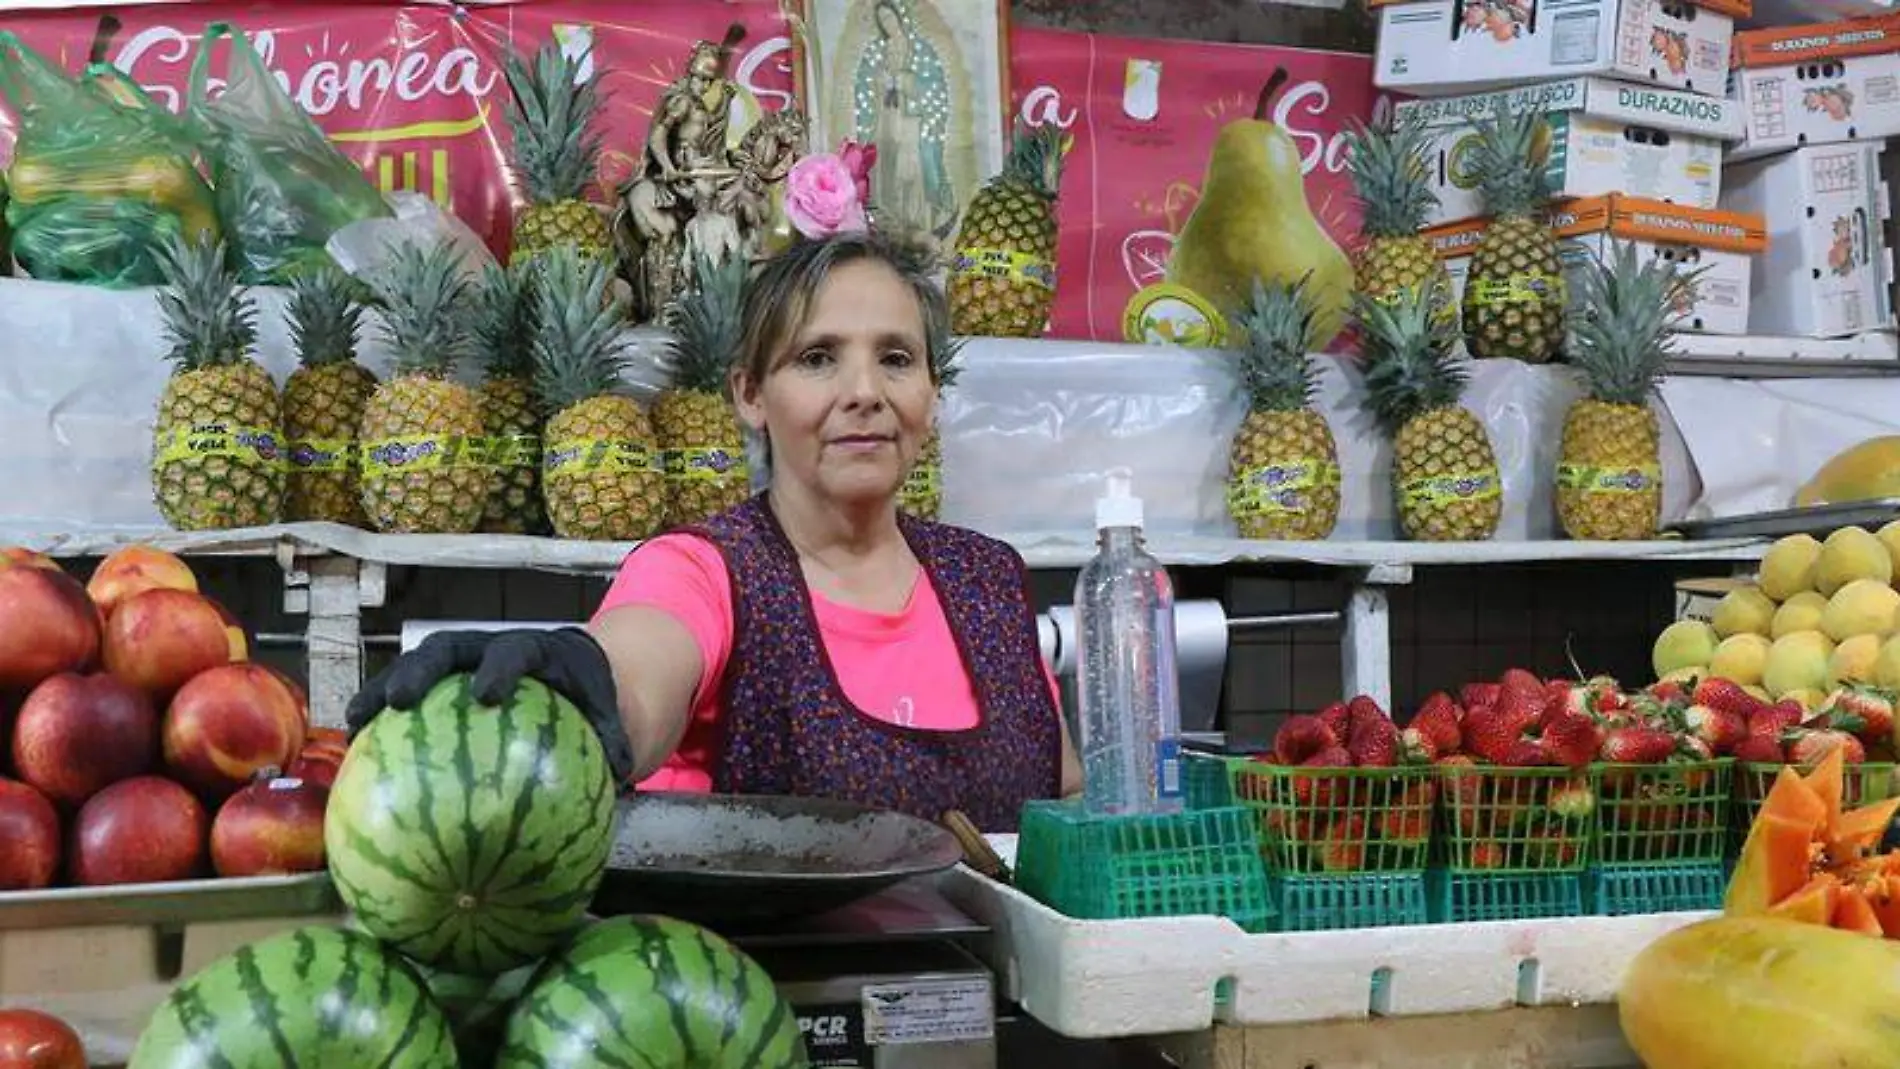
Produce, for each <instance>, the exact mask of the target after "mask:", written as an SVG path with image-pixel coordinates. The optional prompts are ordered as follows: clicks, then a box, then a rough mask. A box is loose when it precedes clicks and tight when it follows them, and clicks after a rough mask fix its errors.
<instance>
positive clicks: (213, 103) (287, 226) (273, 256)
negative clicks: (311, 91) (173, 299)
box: [190, 22, 391, 285]
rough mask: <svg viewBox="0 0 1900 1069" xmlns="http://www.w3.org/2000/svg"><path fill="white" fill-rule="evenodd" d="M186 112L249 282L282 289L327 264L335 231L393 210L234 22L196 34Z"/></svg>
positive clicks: (217, 24) (242, 275)
mask: <svg viewBox="0 0 1900 1069" xmlns="http://www.w3.org/2000/svg"><path fill="white" fill-rule="evenodd" d="M225 38H229V40H230V61H229V63H228V64H227V67H228V70H227V72H226V75H225V80H224V87H223V89H222V90H221V91H220V92H219V93H218V94H217V95H216V96H215V97H214V96H212V95H211V94H210V92H209V88H208V84H209V81H210V77H211V65H212V64H211V54H212V51H213V50H214V49H215V48H216V46H217V44H218V42H219V41H220V40H223V39H225ZM190 114H191V117H192V120H193V122H194V123H195V124H196V127H197V129H198V131H199V135H200V138H201V140H202V141H203V143H204V145H205V147H206V152H207V155H208V156H209V158H210V163H211V185H212V188H213V189H215V190H216V191H217V203H218V218H219V219H220V220H221V221H222V222H223V224H224V231H225V235H226V239H227V240H228V241H229V242H230V246H231V250H232V253H233V255H234V256H235V257H236V260H235V264H234V266H235V267H236V268H237V272H238V277H239V278H240V279H241V280H243V281H244V282H246V283H250V284H253V285H282V284H285V283H287V282H289V281H290V280H291V279H292V278H294V277H295V276H296V275H298V274H299V273H301V272H302V271H304V270H305V269H308V268H315V267H327V266H333V264H332V263H331V260H330V257H329V255H328V254H327V253H325V252H324V251H323V247H324V244H325V243H326V242H328V241H329V240H330V235H331V234H334V233H335V232H336V231H337V229H338V228H340V227H342V226H345V225H347V224H349V223H354V222H357V221H359V220H363V219H375V218H382V217H387V216H389V215H390V214H391V213H390V210H389V206H388V205H387V204H385V203H384V201H383V197H382V194H381V193H379V192H377V189H376V187H375V186H374V185H371V184H370V181H369V179H368V178H367V177H365V176H364V174H363V171H362V168H360V167H358V166H357V165H356V163H355V162H354V161H352V160H351V159H350V158H349V157H347V156H345V155H343V153H341V152H339V151H337V148H336V146H335V145H332V144H331V143H330V140H329V138H327V137H325V136H324V135H323V131H322V130H319V129H318V128H317V124H316V123H314V122H312V121H311V120H310V116H308V115H306V114H304V111H303V109H302V108H299V107H298V106H297V102H296V101H294V100H292V99H291V98H290V97H289V95H288V94H286V93H285V92H284V90H283V87H282V86H280V85H279V84H278V83H277V80H276V79H275V78H273V77H272V76H271V73H270V71H269V70H268V69H266V68H265V66H264V61H263V59H262V58H260V57H259V56H258V54H257V50H256V49H254V48H252V47H251V43H250V41H249V39H247V38H246V37H245V36H244V34H243V33H242V32H241V31H239V30H238V29H237V28H236V27H234V26H232V25H231V24H230V23H227V22H214V23H212V24H211V25H209V26H207V27H205V32H204V36H203V37H201V38H200V39H199V42H198V55H197V57H196V58H195V59H194V60H193V61H192V66H191V110H190Z"/></svg>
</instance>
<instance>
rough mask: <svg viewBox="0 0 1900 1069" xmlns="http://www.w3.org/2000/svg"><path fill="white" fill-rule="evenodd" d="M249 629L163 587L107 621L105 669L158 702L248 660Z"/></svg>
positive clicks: (202, 600)
mask: <svg viewBox="0 0 1900 1069" xmlns="http://www.w3.org/2000/svg"><path fill="white" fill-rule="evenodd" d="M249 656H250V647H249V643H248V642H247V641H246V639H245V637H244V629H243V628H242V627H241V626H239V625H238V623H237V621H236V620H235V619H233V618H232V617H231V614H230V613H228V612H226V611H225V610H224V607H223V606H221V605H219V604H218V603H217V602H215V601H213V600H211V599H210V598H208V597H206V596H205V595H203V594H194V593H192V592H191V591H188V590H170V589H166V588H163V587H160V588H154V589H152V590H146V591H142V592H140V593H137V594H134V595H132V596H131V597H129V598H127V599H125V600H124V601H122V602H120V603H119V606H118V608H117V609H115V610H114V611H113V613H112V616H111V618H110V619H108V620H107V621H106V629H105V664H106V669H107V670H108V671H110V672H111V673H112V674H113V675H115V676H118V677H119V678H120V679H123V680H125V681H126V682H127V683H130V684H132V685H133V686H135V687H138V688H139V689H140V690H143V691H145V692H146V693H147V694H150V695H152V697H153V698H154V699H155V700H160V701H162V700H164V699H165V698H168V697H170V696H171V694H172V693H173V692H175V691H176V690H177V689H178V688H179V687H182V686H184V685H185V681H186V680H188V679H190V678H191V677H192V676H195V675H197V674H198V673H200V672H202V671H204V670H205V669H207V668H216V667H218V666H219V665H224V664H234V663H238V662H241V661H245V660H248V659H249Z"/></svg>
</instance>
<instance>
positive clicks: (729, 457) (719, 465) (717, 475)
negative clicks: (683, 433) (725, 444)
mask: <svg viewBox="0 0 1900 1069" xmlns="http://www.w3.org/2000/svg"><path fill="white" fill-rule="evenodd" d="M660 465H661V467H663V468H664V469H665V470H666V477H667V478H669V479H692V480H707V481H716V480H724V479H749V478H750V474H749V472H748V470H747V468H746V462H745V450H743V449H741V450H739V451H738V452H734V451H733V450H730V449H723V448H720V447H718V446H714V447H713V448H710V449H702V448H699V447H697V446H685V447H682V448H679V449H668V450H666V451H665V452H663V453H661V454H660Z"/></svg>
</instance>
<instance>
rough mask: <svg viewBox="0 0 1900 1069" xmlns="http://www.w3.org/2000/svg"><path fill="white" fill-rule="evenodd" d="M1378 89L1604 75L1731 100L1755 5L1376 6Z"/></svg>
mask: <svg viewBox="0 0 1900 1069" xmlns="http://www.w3.org/2000/svg"><path fill="white" fill-rule="evenodd" d="M1369 2H1370V3H1371V4H1372V5H1373V6H1375V7H1377V9H1378V12H1379V43H1378V48H1377V50H1376V52H1375V54H1374V57H1373V59H1374V61H1373V67H1372V80H1373V84H1375V85H1377V86H1379V87H1380V88H1381V89H1402V90H1404V91H1406V92H1408V93H1413V94H1418V95H1424V96H1442V95H1444V94H1447V93H1469V92H1472V91H1474V90H1479V89H1503V88H1506V87H1509V86H1511V85H1515V84H1519V83H1522V82H1534V81H1543V80H1547V79H1550V78H1572V77H1576V76H1578V75H1585V74H1607V75H1610V76H1612V77H1616V78H1621V79H1624V80H1626V81H1636V82H1648V83H1651V84H1655V85H1665V86H1670V87H1672V88H1676V89H1687V90H1689V91H1691V92H1695V93H1701V94H1702V95H1704V96H1714V97H1724V96H1727V95H1728V73H1729V44H1730V41H1731V39H1732V38H1733V36H1734V27H1735V20H1736V19H1737V18H1743V17H1746V16H1747V15H1748V13H1749V8H1750V5H1749V2H1748V0H1697V2H1696V3H1694V4H1691V3H1687V2H1684V0H1407V2H1400V0H1369Z"/></svg>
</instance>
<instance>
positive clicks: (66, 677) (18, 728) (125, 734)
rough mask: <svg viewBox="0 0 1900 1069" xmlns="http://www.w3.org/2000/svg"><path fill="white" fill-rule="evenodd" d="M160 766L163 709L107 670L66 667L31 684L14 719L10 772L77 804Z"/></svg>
mask: <svg viewBox="0 0 1900 1069" xmlns="http://www.w3.org/2000/svg"><path fill="white" fill-rule="evenodd" d="M157 764H158V713H157V712H156V711H155V710H153V708H152V702H151V699H149V698H147V697H146V696H145V692H144V691H141V690H139V689H138V688H136V687H134V686H132V685H131V684H130V683H127V682H125V681H124V680H122V679H120V678H119V677H117V676H115V675H112V674H111V673H109V672H95V673H92V674H90V675H80V674H78V673H74V672H62V673H60V674H59V675H56V676H54V677H53V678H51V679H49V680H47V681H46V682H44V683H41V684H40V685H39V686H37V687H35V688H33V693H31V694H29V695H27V699H26V702H25V703H24V704H22V705H21V706H20V712H19V715H18V716H17V717H16V718H15V719H14V722H13V769H14V771H15V772H16V773H17V774H18V775H19V777H20V778H21V779H22V780H25V781H26V782H27V783H29V784H31V785H33V786H34V787H37V788H39V790H40V791H41V793H43V794H45V795H46V796H47V797H48V798H51V799H52V800H53V801H54V802H57V803H59V804H60V805H64V806H67V807H69V811H70V809H77V808H78V807H79V806H80V805H81V804H82V803H84V802H85V800H86V799H88V798H90V797H92V796H93V795H94V794H96V793H98V792H99V791H100V790H102V789H104V788H105V787H108V786H111V785H112V784H114V783H117V782H118V781H120V780H122V779H130V778H132V777H133V776H138V775H143V774H144V773H147V772H150V771H151V770H152V768H153V766H155V765H157Z"/></svg>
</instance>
